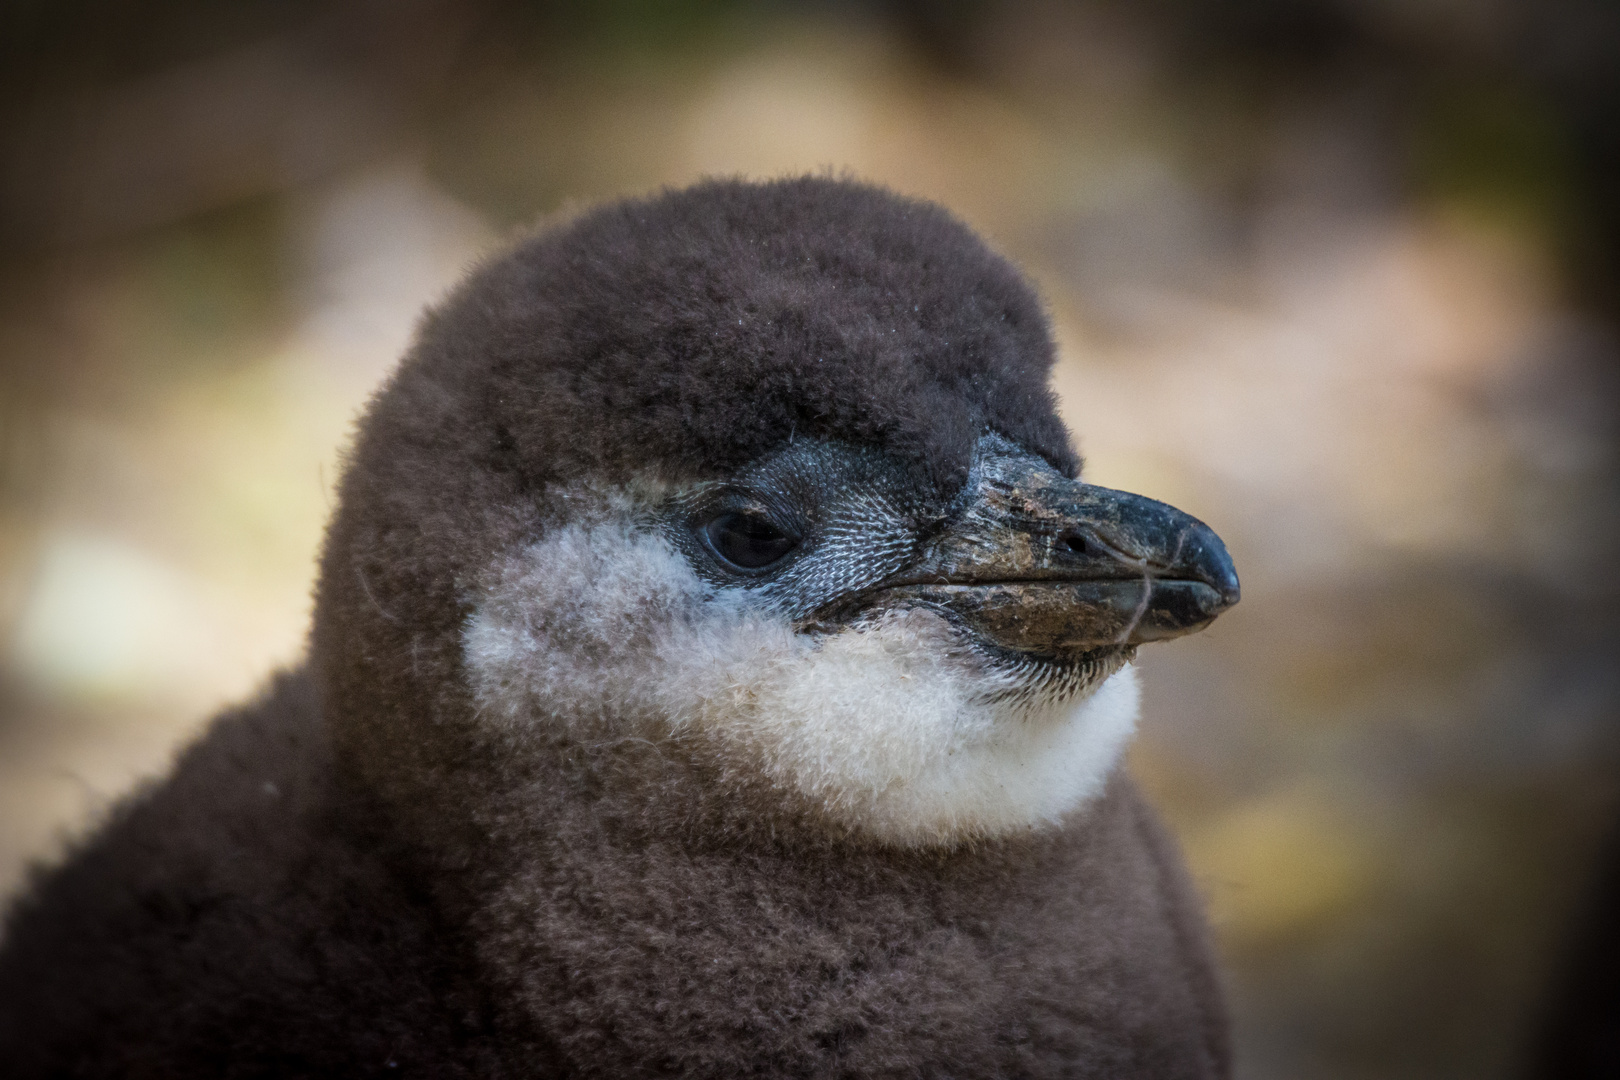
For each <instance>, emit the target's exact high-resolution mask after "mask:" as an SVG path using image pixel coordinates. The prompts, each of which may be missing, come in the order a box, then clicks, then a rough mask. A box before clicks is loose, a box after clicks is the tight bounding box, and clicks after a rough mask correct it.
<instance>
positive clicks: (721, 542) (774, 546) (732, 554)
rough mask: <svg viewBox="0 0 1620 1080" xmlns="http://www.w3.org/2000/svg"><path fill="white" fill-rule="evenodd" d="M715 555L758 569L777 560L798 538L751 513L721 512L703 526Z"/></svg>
mask: <svg viewBox="0 0 1620 1080" xmlns="http://www.w3.org/2000/svg"><path fill="white" fill-rule="evenodd" d="M703 532H704V535H706V536H707V537H708V538H709V545H710V546H711V547H713V548H714V551H715V554H717V555H719V556H720V557H721V558H722V559H724V560H726V562H728V563H731V564H732V565H733V566H740V567H742V568H743V569H744V570H758V569H760V568H761V567H765V566H769V565H771V563H773V562H775V561H776V560H777V559H780V558H781V557H782V556H784V555H786V554H787V553H788V552H790V551H792V550H793V548H794V547H795V546H796V545H797V544H798V541H797V540H795V539H794V538H793V537H791V536H789V535H788V534H787V533H785V532H783V531H782V530H781V529H778V528H777V527H776V526H775V525H772V524H771V523H770V522H768V521H766V520H765V519H764V518H762V517H757V516H756V515H754V514H722V515H721V516H720V517H717V518H715V519H714V520H713V521H711V522H709V523H708V524H707V525H705V526H704V527H703Z"/></svg>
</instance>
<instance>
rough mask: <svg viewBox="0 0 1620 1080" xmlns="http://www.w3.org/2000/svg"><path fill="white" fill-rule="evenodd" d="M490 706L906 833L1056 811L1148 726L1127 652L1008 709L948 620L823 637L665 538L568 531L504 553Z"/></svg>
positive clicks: (971, 833)
mask: <svg viewBox="0 0 1620 1080" xmlns="http://www.w3.org/2000/svg"><path fill="white" fill-rule="evenodd" d="M465 656H466V661H467V670H468V673H469V677H470V679H471V681H472V686H473V690H474V694H475V696H476V699H477V702H478V704H479V707H480V711H481V714H482V715H483V716H484V717H485V718H486V722H488V723H491V724H493V725H496V726H497V727H500V728H504V729H505V730H506V731H507V732H508V733H509V734H510V735H511V736H512V737H513V738H515V739H521V738H522V737H523V735H524V733H525V732H526V731H529V730H531V729H532V728H533V727H534V725H549V726H555V727H565V728H571V729H573V730H574V731H575V732H576V733H577V734H578V735H580V736H582V737H585V738H594V739H600V738H610V737H613V736H620V737H636V736H639V737H651V738H674V739H680V740H681V741H682V742H683V743H685V744H686V745H688V746H690V747H692V748H693V749H694V750H695V752H697V753H700V754H704V755H707V756H710V757H712V758H714V759H716V761H717V763H718V764H719V765H720V766H721V769H720V775H722V776H729V777H733V778H738V777H746V778H747V779H749V780H750V781H754V780H758V779H763V780H765V781H767V782H768V783H769V784H771V785H773V786H775V787H778V788H783V789H788V790H791V791H795V792H798V793H799V794H801V795H803V796H805V797H807V798H808V799H809V800H810V801H811V802H812V803H813V804H814V805H817V806H819V807H820V808H821V809H822V810H823V811H824V812H825V813H827V814H828V815H829V816H830V817H832V818H833V819H835V820H837V821H839V822H841V823H842V824H844V825H847V826H850V827H853V828H855V829H857V830H859V831H861V832H863V833H866V834H867V835H871V836H875V837H878V838H881V839H883V840H886V841H889V842H891V843H896V844H903V845H908V846H912V845H929V844H940V843H950V842H955V841H959V840H962V839H967V838H973V837H990V836H997V835H1004V834H1007V833H1009V832H1013V831H1017V830H1020V829H1026V828H1029V827H1031V826H1034V825H1040V824H1043V823H1048V822H1055V821H1057V820H1058V819H1059V818H1061V817H1063V816H1064V815H1065V814H1067V813H1068V812H1070V811H1071V810H1074V809H1075V808H1076V807H1078V806H1080V805H1081V804H1083V803H1084V802H1085V801H1086V800H1087V799H1089V798H1090V797H1092V796H1093V795H1095V794H1097V793H1098V792H1099V791H1100V790H1101V789H1102V786H1103V784H1104V783H1105V782H1106V780H1107V777H1108V774H1109V773H1110V772H1111V771H1112V770H1113V768H1114V766H1115V764H1116V763H1117V762H1118V760H1119V756H1120V754H1121V752H1122V751H1123V748H1124V746H1125V743H1126V742H1127V740H1128V739H1129V737H1130V735H1131V733H1132V731H1133V730H1134V728H1135V723H1136V715H1137V706H1138V698H1139V693H1138V684H1137V680H1136V675H1135V672H1134V670H1133V669H1131V668H1125V669H1123V670H1121V671H1119V672H1118V673H1116V674H1115V675H1113V676H1112V677H1111V678H1109V679H1108V680H1106V681H1105V682H1103V683H1102V684H1101V685H1100V686H1099V687H1098V688H1097V689H1096V690H1095V691H1094V692H1092V693H1091V694H1089V695H1088V696H1086V697H1084V698H1082V699H1080V700H1078V701H1075V700H1070V701H1067V702H1062V703H1053V704H1051V705H1050V706H1040V705H1036V706H1033V707H1032V706H1029V705H1027V704H1025V705H1022V706H1019V707H1016V708H1014V707H1010V706H1005V705H997V704H995V703H994V702H993V701H992V700H991V699H992V698H994V697H995V696H996V691H998V690H1001V689H1004V688H1005V683H1004V681H1003V679H1004V676H1000V675H998V674H996V673H994V672H991V671H988V670H986V669H985V668H984V667H983V665H982V664H981V663H979V662H978V661H977V660H976V659H975V658H974V656H973V654H972V653H971V652H970V651H968V650H965V649H964V648H963V647H962V645H961V643H960V641H959V640H958V639H957V637H956V635H955V632H954V631H953V630H952V629H951V628H950V627H949V625H948V624H946V623H945V622H944V620H942V619H941V618H939V617H938V616H936V615H934V614H932V613H930V612H927V611H921V610H911V611H902V612H896V613H895V614H893V615H891V616H889V617H887V618H885V619H883V620H881V621H879V622H876V623H874V624H872V625H870V626H866V627H862V628H861V629H859V630H848V631H844V632H842V633H838V634H834V635H831V636H826V637H820V638H812V637H809V636H807V635H803V634H797V633H795V632H794V631H793V628H792V626H791V625H790V624H789V622H788V621H787V619H786V618H785V617H781V616H777V615H774V614H772V613H770V612H768V611H761V610H758V609H757V608H755V607H753V606H751V605H750V604H749V603H748V601H747V598H746V597H744V596H742V595H741V594H738V593H733V592H729V591H724V590H722V591H716V590H714V589H712V588H710V587H708V586H706V585H704V584H703V583H702V582H701V581H699V580H698V579H697V577H696V576H695V575H694V574H693V573H692V571H691V568H690V567H689V566H688V565H687V564H686V562H685V561H684V560H683V559H682V558H681V557H680V556H679V555H678V554H677V553H676V552H675V551H673V550H672V549H671V548H670V547H669V545H668V544H667V543H665V542H664V541H663V540H662V539H661V538H658V537H656V536H652V535H648V534H646V533H642V532H637V531H635V530H632V529H630V528H627V527H624V526H622V525H613V524H603V525H598V526H595V527H590V528H582V527H568V528H564V529H561V530H559V531H557V532H556V533H554V534H552V535H551V536H550V537H548V538H547V539H546V540H545V541H543V542H541V543H539V544H536V545H534V546H532V547H530V548H529V549H527V550H525V551H524V552H522V553H521V554H519V555H517V556H515V557H512V558H510V559H507V560H505V562H503V564H502V565H501V566H500V567H499V568H498V570H497V573H496V574H495V576H494V579H493V584H492V586H491V587H490V588H489V590H488V591H487V593H486V595H485V596H484V597H483V598H482V600H481V602H480V603H479V605H478V607H477V610H476V611H475V613H474V615H473V617H472V619H471V620H470V621H469V624H468V626H467V629H466V637H465Z"/></svg>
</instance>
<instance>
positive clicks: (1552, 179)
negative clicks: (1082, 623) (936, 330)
mask: <svg viewBox="0 0 1620 1080" xmlns="http://www.w3.org/2000/svg"><path fill="white" fill-rule="evenodd" d="M826 168H830V169H832V170H835V171H839V172H843V171H846V170H847V171H848V172H850V173H852V174H854V175H856V176H859V177H863V178H867V179H870V180H875V181H880V182H882V183H884V184H887V185H889V186H891V187H893V188H895V189H897V190H899V191H901V192H905V193H909V194H916V195H921V196H926V197H929V198H933V199H937V200H939V201H941V202H943V203H945V204H946V205H947V206H949V207H950V208H951V209H953V210H954V211H955V212H957V213H958V214H959V215H961V216H962V217H963V218H965V219H966V220H967V221H968V222H969V223H971V224H972V225H974V226H975V227H977V228H978V229H980V230H981V231H983V232H984V233H985V234H986V235H987V236H988V237H989V238H990V239H991V241H992V242H993V243H994V244H995V245H996V246H997V247H999V248H1000V249H1001V250H1002V251H1003V252H1005V253H1006V254H1008V255H1010V256H1011V257H1012V258H1013V259H1014V260H1016V261H1017V262H1018V263H1020V264H1021V265H1023V266H1024V267H1025V268H1027V270H1028V271H1029V272H1030V273H1031V274H1032V275H1033V277H1034V278H1035V279H1036V281H1037V282H1038V284H1039V286H1040V288H1041V290H1042V291H1043V293H1044V295H1045V297H1046V299H1047V302H1048V303H1049V305H1050V308H1051V311H1052V313H1053V316H1054V319H1055V322H1056V326H1057V332H1058V335H1059V338H1060V343H1061V350H1062V360H1061V365H1060V367H1059V370H1058V372H1057V386H1058V390H1059V392H1060V394H1061V396H1062V401H1063V408H1064V412H1065V415H1066V417H1067V419H1068V421H1069V423H1070V425H1071V426H1072V428H1073V430H1074V432H1075V433H1076V436H1077V438H1078V440H1079V443H1080V446H1081V449H1082V451H1083V452H1084V453H1085V455H1086V457H1087V459H1088V465H1087V470H1088V475H1089V478H1090V479H1092V480H1095V481H1097V482H1100V483H1103V484H1107V485H1110V486H1115V487H1123V488H1129V489H1132V490H1136V491H1140V492H1144V493H1146V494H1149V495H1153V496H1155V497H1158V498H1161V499H1165V500H1167V501H1170V502H1172V503H1175V504H1177V505H1178V506H1181V507H1183V508H1185V509H1187V510H1189V511H1191V512H1192V513H1195V514H1197V515H1198V516H1199V517H1201V518H1203V519H1205V520H1206V521H1208V522H1210V523H1211V524H1212V525H1214V526H1215V528H1216V529H1217V530H1218V531H1219V532H1221V534H1222V535H1223V536H1224V537H1225V538H1226V540H1227V542H1228V543H1229V545H1230V547H1231V549H1232V551H1233V553H1234V555H1235V557H1236V560H1237V563H1238V566H1239V568H1240V570H1241V572H1242V574H1243V580H1244V602H1243V604H1242V605H1241V606H1240V607H1239V608H1238V609H1236V611H1234V612H1233V613H1232V614H1230V615H1228V616H1226V617H1224V618H1223V619H1222V620H1221V621H1220V622H1219V623H1218V624H1217V625H1216V626H1215V627H1214V628H1213V629H1212V630H1210V631H1209V632H1207V633H1205V634H1202V635H1199V636H1198V637H1196V638H1193V639H1190V640H1188V641H1186V642H1181V643H1177V644H1176V645H1175V646H1174V647H1171V648H1164V649H1154V648H1150V649H1147V650H1144V654H1143V657H1142V666H1143V668H1144V673H1145V676H1146V685H1147V697H1146V718H1145V721H1144V732H1143V737H1142V739H1141V740H1140V742H1139V745H1138V746H1137V748H1136V750H1135V751H1134V758H1133V767H1134V769H1135V771H1136V773H1137V775H1138V776H1139V777H1140V778H1141V779H1142V781H1143V783H1144V784H1145V785H1146V786H1147V787H1148V788H1149V790H1150V791H1151V793H1152V794H1153V796H1154V797H1155V798H1156V800H1157V801H1158V803H1159V804H1160V806H1161V807H1162V808H1163V809H1164V812H1165V814H1166V816H1167V817H1168V818H1169V819H1170V821H1171V823H1172V824H1173V825H1174V826H1175V828H1176V829H1177V831H1178V832H1179V834H1180V835H1181V837H1182V839H1183V842H1184V844H1185V846H1186V849H1187V852H1188V856H1189V859H1190V861H1191V863H1192V866H1193V870H1194V873H1195V875H1196V876H1197V878H1198V881H1199V882H1200V884H1201V886H1202V887H1203V889H1204V890H1205V892H1206V894H1207V895H1208V896H1209V898H1210V902H1211V908H1212V917H1213V920H1214V923H1215V926H1216V930H1217V933H1218V936H1219V939H1220V946H1221V949H1222V952H1223V954H1224V957H1225V960H1226V965H1227V968H1228V972H1229V980H1230V987H1231V992H1232V999H1233V1006H1234V1010H1235V1013H1236V1024H1237V1040H1238V1048H1239V1055H1240V1062H1239V1065H1240V1070H1239V1071H1240V1075H1241V1076H1243V1077H1246V1078H1252V1080H1274V1078H1275V1080H1284V1078H1294V1077H1312V1078H1327V1080H1333V1078H1341V1077H1342V1078H1352V1077H1354V1078H1362V1077H1368V1078H1370V1077H1413V1078H1417V1077H1424V1078H1446V1077H1469V1078H1473V1077H1485V1078H1490V1077H1514V1076H1529V1075H1531V1074H1532V1073H1534V1072H1535V1070H1536V1069H1538V1068H1540V1069H1542V1070H1543V1073H1544V1074H1545V1075H1559V1073H1558V1072H1557V1071H1556V1068H1558V1067H1555V1066H1550V1065H1548V1064H1547V1062H1548V1061H1549V1060H1552V1059H1551V1058H1550V1057H1549V1056H1548V1052H1547V1047H1548V1046H1549V1045H1553V1044H1559V1045H1567V1040H1566V1036H1567V1035H1568V1031H1569V1030H1570V1029H1569V1025H1570V1024H1572V1023H1575V1022H1576V1021H1573V1020H1571V1019H1570V1018H1571V1017H1574V1016H1577V1015H1578V1014H1579V1012H1580V1009H1579V1008H1578V1007H1572V1006H1571V1001H1575V1002H1576V1006H1578V1005H1579V1002H1580V1001H1581V1000H1588V1001H1589V1000H1591V998H1590V996H1589V995H1590V994H1592V993H1598V992H1601V990H1602V988H1601V986H1600V985H1599V983H1598V982H1593V981H1591V980H1593V979H1594V978H1596V979H1601V977H1602V976H1601V975H1594V974H1593V972H1594V971H1596V970H1597V969H1596V968H1595V967H1593V966H1592V964H1591V963H1590V962H1589V963H1588V970H1587V973H1586V975H1585V976H1584V978H1586V979H1587V980H1588V981H1587V982H1586V983H1581V982H1580V981H1579V980H1580V979H1581V978H1583V976H1582V975H1581V965H1580V960H1581V958H1582V957H1586V958H1588V960H1589V961H1590V960H1591V958H1593V957H1595V956H1599V955H1601V954H1600V953H1599V952H1595V951H1594V950H1600V949H1602V948H1608V949H1609V950H1610V953H1609V954H1608V955H1610V956H1613V955H1615V952H1616V950H1615V946H1614V943H1613V940H1612V937H1611V939H1610V940H1609V943H1608V944H1607V945H1606V946H1605V945H1603V944H1602V943H1601V942H1600V941H1599V940H1598V939H1597V938H1592V937H1586V938H1583V937H1582V934H1583V933H1590V932H1591V931H1592V929H1593V927H1594V926H1598V927H1599V928H1601V927H1600V925H1599V924H1600V923H1601V922H1602V921H1603V920H1604V919H1610V920H1612V918H1613V916H1612V914H1610V913H1609V912H1610V911H1612V908H1605V907H1603V906H1601V902H1600V901H1598V900H1597V899H1595V897H1594V894H1593V893H1592V889H1593V888H1595V887H1596V886H1597V884H1598V882H1599V881H1600V879H1601V878H1602V873H1601V870H1600V865H1601V857H1600V853H1601V852H1602V851H1603V850H1604V849H1605V845H1606V844H1608V843H1610V841H1609V840H1608V838H1609V837H1610V836H1611V835H1614V828H1613V827H1614V825H1615V824H1616V822H1617V820H1620V769H1617V765H1620V725H1617V720H1620V716H1617V713H1620V662H1617V661H1620V647H1617V646H1620V641H1617V638H1620V633H1617V622H1616V617H1615V605H1616V602H1617V600H1620V583H1617V574H1616V572H1615V571H1616V567H1617V566H1620V562H1617V556H1620V550H1617V548H1620V544H1617V536H1620V513H1617V507H1620V502H1617V498H1616V494H1617V493H1616V479H1617V467H1620V459H1617V454H1616V450H1617V438H1620V433H1617V428H1616V402H1617V398H1620V393H1617V390H1620V349H1617V340H1620V339H1617V333H1616V328H1617V325H1620V323H1617V317H1620V274H1617V267H1620V263H1617V254H1620V242H1617V241H1620V5H1616V4H1614V3H1612V2H1608V0H1136V2H1126V0H1086V2H1075V3H1040V2H1033V3H1017V2H1011V0H939V2H933V3H930V2H927V0H867V2H858V0H849V2H842V3H836V2H831V0H828V2H800V3H790V2H786V0H783V2H776V3H757V2H756V3H750V2H745V0H704V2H689V3H674V2H669V3H659V2H654V0H604V2H601V3H594V4H592V3H549V4H548V3H540V2H531V3H519V2H515V0H460V2H455V3H451V2H446V0H396V2H390V3H383V2H381V0H376V2H371V0H348V2H336V3H313V2H303V0H274V2H272V0H236V2H233V3H231V4H214V3H208V2H206V0H145V2H143V3H140V4H135V3H131V2H119V0H7V2H6V3H5V4H4V5H3V6H0V894H10V893H13V892H14V891H15V890H16V889H17V888H19V887H20V886H21V883H22V881H23V875H24V874H25V872H26V868H27V866H28V864H29V863H30V862H32V861H35V860H38V859H41V858H49V857H51V856H52V855H54V854H57V853H59V852H60V851H61V850H62V849H63V845H64V844H65V843H68V842H70V841H71V839H72V837H73V836H75V835H76V834H78V833H81V832H82V831H83V830H84V829H85V828H86V827H87V826H88V825H89V824H90V823H92V822H93V821H94V820H95V819H96V817H97V815H98V814H101V813H103V812H104V811H105V809H106V807H107V806H108V805H109V804H110V803H111V802H112V801H113V800H115V799H117V798H118V797H119V796H120V795H122V794H123V793H125V792H127V791H129V790H131V789H132V788H133V787H134V786H135V785H137V784H138V783H140V782H141V780H142V779H144V778H149V777H153V776H156V775H159V774H161V772H162V770H163V769H164V768H165V767H166V765H167V763H168V762H169V761H170V759H171V756H172V754H173V752H174V750H175V748H176V747H177V746H178V745H179V744H181V743H182V742H184V741H185V740H186V739H188V738H190V737H191V736H193V735H194V734H195V733H196V732H197V731H198V730H199V728H200V725H202V724H203V723H204V722H205V720H206V718H207V717H208V715H209V714H210V712H211V711H213V710H214V709H216V708H218V707H219V706H220V705H222V704H225V703H227V702H230V701H233V700H236V699H239V698H241V697H243V696H244V695H247V694H250V693H251V692H252V691H253V690H254V688H255V687H256V686H257V685H258V684H259V683H260V682H261V681H262V680H263V678H264V676H265V674H266V673H267V672H268V671H269V670H270V669H271V668H272V667H274V666H276V665H278V664H290V663H295V662H297V660H298V657H299V655H300V653H301V650H302V648H303V636H304V633H305V627H306V622H307V620H308V616H309V608H310V603H309V592H310V585H311V582H312V578H313V570H314V562H313V559H314V554H315V550H316V547H317V545H318V543H319V541H320V536H321V529H322V524H323V521H324V519H325V518H326V516H327V514H328V513H329V511H330V509H331V490H332V485H333V481H334V478H335V477H336V475H337V471H338V468H339V464H338V462H339V453H340V448H341V447H342V445H343V444H344V441H345V440H346V439H347V438H348V436H349V433H350V431H351V427H352V424H353V421H354V418H355V416H356V414H357V410H359V409H360V408H361V407H362V405H363V403H364V402H365V400H366V397H367V395H368V393H370V391H371V390H372V389H373V388H374V387H375V386H376V385H377V383H378V381H379V380H380V379H381V378H382V377H383V376H384V374H385V373H386V372H387V371H388V370H389V368H390V367H391V365H392V364H393V363H394V362H395V360H396V358H397V357H398V355H399V353H400V351H401V349H402V348H403V346H404V345H405V343H406V341H407V340H408V338H409V335H410V333H411V328H412V324H413V322H414V320H415V319H416V317H417V315H418V313H419V312H420V311H421V309H422V307H423V305H424V304H427V303H430V302H432V301H433V300H434V298H435V297H437V296H439V295H441V294H442V293H443V291H444V290H445V289H446V288H447V287H448V286H449V285H450V284H452V283H453V282H454V281H455V280H456V279H457V278H458V276H459V275H460V274H461V273H462V272H463V271H464V270H465V269H466V268H467V266H468V265H469V263H470V262H471V261H472V260H474V259H476V258H477V257H479V255H480V254H482V253H485V252H488V251H490V250H492V249H493V248H495V247H496V246H498V245H499V244H501V243H502V241H503V239H504V238H507V237H510V236H511V235H512V234H513V232H514V230H517V229H520V228H522V227H524V226H526V225H529V224H532V223H534V222H535V221H537V220H539V219H541V218H542V217H543V216H545V215H547V214H552V213H556V212H558V211H564V210H567V209H568V208H570V207H574V206H578V205H581V204H586V203H591V202H595V201H597V200H601V199H604V198H608V197H612V196H615V195H620V194H626V193H639V192H647V191H649V190H652V189H655V188H657V187H658V186H660V185H665V184H675V185H678V184H685V183H687V182H689V181H691V180H694V179H696V178H697V177H699V176H703V175H706V174H744V175H748V176H753V177H771V176H778V175H783V174H788V173H796V172H801V171H805V170H816V169H826ZM1617 903H1620V901H1617ZM1588 912H1590V913H1594V914H1595V916H1596V918H1597V920H1598V922H1596V923H1594V922H1593V916H1591V915H1588V914H1585V913H1588ZM1583 926H1586V927H1587V929H1586V931H1583V930H1582V927H1583ZM1594 942H1596V944H1594ZM1605 963H1606V961H1605ZM1617 963H1620V960H1617ZM1600 966H1601V965H1600ZM1607 970H1609V971H1611V972H1612V971H1613V968H1612V967H1610V968H1607ZM1608 977H1609V978H1610V980H1611V981H1610V983H1609V986H1610V990H1609V991H1608V992H1610V993H1612V992H1613V991H1612V987H1613V982H1612V979H1613V976H1612V975H1610V976H1608ZM1572 980H1575V981H1572ZM1572 988H1573V989H1572ZM1594 988H1596V989H1594ZM1572 994H1573V995H1574V996H1573V997H1572V996H1571V995H1572ZM1560 1024H1562V1025H1564V1028H1560V1026H1559V1025H1560ZM1616 1038H1620V1036H1616ZM1615 1045H1617V1046H1620V1043H1616V1044H1615ZM1616 1053H1620V1050H1617V1051H1616ZM1614 1060H1620V1058H1617V1059H1614ZM1548 1069H1554V1070H1555V1071H1552V1072H1548V1071H1546V1070H1548ZM1565 1075H1574V1073H1572V1072H1570V1073H1565ZM1593 1075H1597V1074H1596V1073H1593ZM1605 1075H1610V1074H1605ZM1615 1075H1620V1066H1617V1073H1616V1074H1615Z"/></svg>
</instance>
